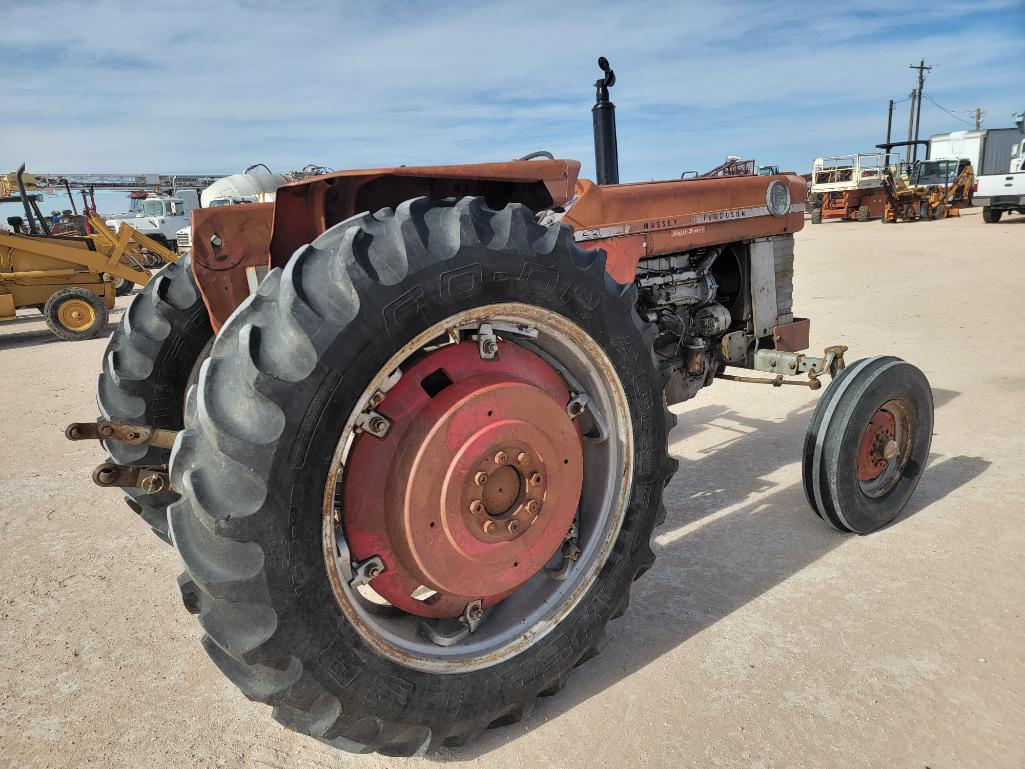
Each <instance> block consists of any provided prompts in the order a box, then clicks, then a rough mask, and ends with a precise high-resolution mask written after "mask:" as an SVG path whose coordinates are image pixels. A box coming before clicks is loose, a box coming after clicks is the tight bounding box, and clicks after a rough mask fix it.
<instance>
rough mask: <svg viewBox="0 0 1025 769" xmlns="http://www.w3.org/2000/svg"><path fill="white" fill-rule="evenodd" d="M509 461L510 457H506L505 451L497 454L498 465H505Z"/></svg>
mask: <svg viewBox="0 0 1025 769" xmlns="http://www.w3.org/2000/svg"><path fill="white" fill-rule="evenodd" d="M508 459H509V457H508V456H507V455H506V453H505V452H504V451H499V452H498V453H497V454H495V464H496V465H504V464H505V463H506V461H507V460H508Z"/></svg>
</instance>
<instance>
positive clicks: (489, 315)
mask: <svg viewBox="0 0 1025 769" xmlns="http://www.w3.org/2000/svg"><path fill="white" fill-rule="evenodd" d="M482 325H485V326H491V327H492V328H494V329H507V330H505V331H503V330H497V331H495V332H494V333H495V336H496V338H497V339H499V340H501V342H502V343H503V345H504V347H505V349H508V350H510V351H512V348H510V347H508V346H509V345H516V346H517V347H518V348H522V349H523V350H527V351H529V353H530V354H531V355H533V356H538V357H539V358H541V359H543V360H544V361H546V362H547V363H548V364H549V365H550V366H551V367H552V368H553V369H555V370H556V371H558V372H559V374H560V375H561V376H562V378H563V379H565V380H566V381H567V388H566V389H567V391H568V392H569V393H570V395H571V396H572V395H574V394H576V392H577V391H578V390H580V391H583V392H586V395H587V397H588V398H590V400H591V403H590V408H591V409H593V411H592V412H591V413H596V414H597V415H598V420H597V421H596V422H595V421H588V426H589V429H588V430H585V431H584V432H585V436H584V438H583V442H582V447H581V449H580V451H581V452H582V453H581V456H582V465H583V473H582V476H583V477H582V481H581V491H580V499H579V507H578V508H577V509H576V511H575V512H576V517H575V519H573V520H572V523H571V526H570V528H569V531H568V532H567V533H566V537H565V539H566V541H567V546H569V545H570V544H572V545H573V546H574V547H575V548H577V549H578V550H579V553H578V554H577V557H576V560H575V561H572V563H569V562H567V561H566V560H565V559H563V558H562V555H561V554H560V551H559V550H558V549H557V550H556V552H555V555H553V556H552V558H551V559H548V563H547V565H546V568H541V569H539V570H538V571H536V573H534V574H533V575H532V576H530V577H529V578H528V579H526V581H525V582H523V583H522V584H520V585H519V586H516V587H514V588H513V589H512V590H510V591H508V592H507V593H505V596H507V597H504V596H503V599H500V600H499V601H498V602H496V603H495V604H494V605H492V606H490V607H489V606H487V605H485V606H483V607H481V606H480V605H479V604H478V605H477V606H476V607H474V606H471V605H469V604H468V605H467V607H466V609H467V611H468V612H469V615H467V616H464V617H463V619H462V625H463V627H460V624H459V623H458V622H456V621H455V620H437V621H435V620H430V619H425V618H424V616H423V615H422V614H419V615H417V614H412V613H410V612H408V611H404V610H401V609H398V608H396V606H394V605H388V603H387V602H385V601H384V600H383V599H382V598H381V596H380V595H377V594H376V593H375V592H374V591H373V577H370V579H369V584H363V585H359V584H355V586H354V584H353V583H354V573H353V570H352V565H353V562H354V561H357V559H356V558H354V557H353V555H352V553H350V550H349V545H348V543H347V541H346V536H345V534H346V519H347V512H346V510H347V508H346V500H345V493H344V488H345V480H346V476H345V470H346V465H347V463H348V462H350V461H351V458H352V457H351V452H352V451H353V449H354V445H355V443H356V441H357V440H361V441H371V440H375V438H373V437H372V436H370V435H366V434H362V435H357V427H358V425H360V424H362V425H363V426H364V428H366V427H367V426H368V423H367V422H366V419H367V413H368V412H371V413H374V414H376V413H377V412H376V411H373V409H374V407H375V406H381V408H384V406H383V404H382V401H381V400H380V393H381V392H382V388H383V392H384V393H385V398H386V397H387V390H388V389H390V387H391V386H392V385H394V376H393V375H394V372H396V371H400V370H402V371H406V370H410V368H411V366H413V365H415V363H416V361H417V359H423V356H424V355H425V354H431V351H432V350H438V349H440V348H443V347H448V346H449V345H451V344H452V343H454V342H459V341H462V342H463V343H464V344H465V340H466V337H469V336H471V335H472V334H473V329H478V330H480V329H481V326H482ZM516 329H521V330H522V329H531V330H536V332H537V333H536V336H530V335H524V334H522V333H517V332H516V331H515V330H516ZM481 344H483V343H482V342H481ZM425 348H427V349H426V351H425ZM482 355H483V353H482ZM375 401H376V402H375ZM371 403H374V406H371V405H370V404H371ZM567 405H569V404H567ZM569 408H571V409H573V408H574V406H572V405H569ZM579 412H580V410H579V409H577V413H575V414H574V416H577V414H579ZM571 413H572V412H571ZM581 421H584V419H581ZM601 423H604V424H601ZM599 424H601V429H596V427H595V426H596V425H599ZM632 448H633V437H632V430H631V421H630V416H629V409H628V406H627V399H626V394H625V391H624V389H623V386H622V383H621V382H620V379H619V376H618V375H617V374H616V372H615V370H614V368H613V366H612V364H611V361H610V360H609V358H608V356H607V355H606V354H605V352H604V351H603V350H602V349H601V347H600V346H599V345H598V344H597V343H595V342H594V340H593V339H592V338H591V337H590V336H589V335H588V334H587V333H586V332H584V331H583V329H581V328H580V327H579V326H577V325H576V324H575V323H573V322H572V321H570V320H568V319H567V318H565V317H564V316H562V315H559V314H558V313H555V312H552V311H549V310H545V309H542V308H538V307H534V306H529V305H523V304H499V305H489V306H486V307H480V308H475V309H472V310H467V311H464V312H462V313H458V314H456V315H453V316H451V317H449V318H447V319H445V320H444V321H441V322H439V323H436V324H434V325H432V326H431V327H430V328H428V329H426V330H425V331H424V332H422V333H421V334H419V335H418V336H417V337H416V338H415V339H413V340H411V341H410V342H409V343H408V344H407V345H405V346H404V347H403V348H402V349H401V350H400V351H399V352H398V353H396V354H395V355H393V356H392V357H391V359H390V360H389V361H388V362H387V363H386V364H385V365H384V366H383V367H382V368H381V369H380V370H379V372H378V374H377V375H375V376H374V377H373V379H372V380H371V382H370V383H369V385H368V386H367V388H366V389H365V390H364V392H363V394H362V396H361V398H360V400H359V401H358V404H357V407H356V409H354V410H353V412H352V414H350V416H349V418H348V420H347V422H346V424H345V427H344V429H343V430H342V433H341V435H340V437H339V440H338V443H337V445H336V450H335V454H334V457H333V460H332V464H331V470H330V472H329V475H328V478H327V483H326V486H325V494H324V505H323V526H322V541H323V552H324V555H325V561H326V565H327V573H328V578H329V581H330V583H331V587H332V591H333V593H334V597H335V600H336V602H337V604H338V605H339V607H340V608H341V610H342V612H343V614H344V615H345V617H346V618H347V619H348V620H349V622H350V623H351V624H352V626H353V627H354V628H355V629H356V630H357V631H358V632H359V634H360V635H361V636H362V638H363V639H364V640H365V641H366V642H367V643H368V644H369V645H370V646H371V647H372V648H374V649H375V650H376V651H378V652H379V653H381V654H382V655H384V656H386V657H388V658H390V659H392V660H394V661H396V662H399V663H400V664H403V665H405V666H407V667H412V668H417V669H421V670H426V671H432V672H466V671H469V670H476V669H480V668H484V667H489V666H491V665H494V664H498V663H499V662H501V661H503V660H505V659H508V658H510V657H512V656H515V655H516V654H519V653H521V652H522V651H524V650H525V649H526V648H528V647H529V646H531V645H532V644H534V643H536V642H537V641H538V640H540V639H541V638H543V637H544V636H545V635H546V634H547V633H548V632H550V631H551V630H552V629H553V628H555V627H556V626H557V625H558V624H559V622H561V621H562V620H563V619H565V617H566V616H567V615H568V614H569V613H570V612H571V611H572V610H573V608H574V607H576V606H577V605H578V604H579V602H580V600H582V599H583V597H584V596H585V595H586V594H587V592H588V590H589V588H590V587H591V586H592V585H593V583H594V581H595V579H596V578H597V576H598V574H599V573H600V571H601V569H602V567H603V566H604V565H605V563H606V561H607V560H608V556H609V554H610V552H611V550H612V547H613V545H614V543H615V541H616V538H617V537H618V535H619V531H620V528H621V526H622V522H623V518H624V516H625V513H626V507H627V501H628V495H629V489H630V485H631V482H632V473H633V466H632ZM512 450H517V451H518V449H516V447H515V446H510V451H512ZM513 459H514V458H512V457H510V458H509V460H508V462H501V463H498V465H496V466H504V465H505V464H514V462H513ZM531 461H533V460H531ZM523 462H524V463H525V464H524V468H525V469H524V472H523V473H522V474H521V475H522V479H523V480H524V482H525V483H528V484H529V483H530V478H531V477H533V474H534V473H535V472H537V473H538V474H539V475H541V479H539V480H538V481H537V483H538V486H537V487H536V488H540V487H541V486H542V485H543V484H544V483H546V480H545V476H546V475H547V471H545V472H541V470H542V468H540V467H537V468H535V467H534V466H533V465H530V466H529V467H528V466H527V465H526V462H527V460H523ZM528 470H529V472H527V471H528ZM531 488H535V487H531ZM503 504H504V503H503ZM479 512H480V511H478V513H479ZM497 512H498V513H499V514H500V515H499V516H498V517H497V518H496V519H495V520H498V521H501V522H502V523H503V525H507V524H506V522H505V519H504V518H502V517H501V516H502V515H506V517H508V515H507V514H506V513H505V512H504V511H497ZM542 514H543V513H542ZM482 517H483V518H484V519H485V520H490V519H489V518H488V516H487V514H486V513H485V514H484V515H483V516H482ZM467 519H468V520H469V521H471V522H472V521H473V520H474V518H473V516H472V515H471V516H467ZM568 520H570V519H568V518H565V519H563V521H564V522H565V521H568ZM573 533H575V534H576V538H575V540H573V541H572V542H570V535H571V534H573ZM518 534H519V533H518V532H514V533H513V534H512V535H510V536H509V538H511V539H515V537H516V536H517V535H518ZM524 536H525V535H524ZM478 538H481V537H478ZM483 538H484V539H487V535H485V536H484V537H483ZM565 552H567V550H566V549H565V548H564V549H563V550H562V553H565ZM366 555H367V553H362V554H361V556H363V557H364V558H365V557H366ZM567 563H568V566H567ZM560 564H561V565H562V567H563V569H562V570H561V571H563V572H564V573H563V575H562V577H563V578H562V579H557V578H554V577H553V574H554V573H557V571H558V570H557V569H556V568H555V567H557V566H559V565H560ZM356 565H357V566H360V565H361V564H360V563H359V562H357V563H356ZM363 565H366V561H364V562H363ZM371 573H372V572H371ZM355 576H357V577H358V576H359V575H355ZM367 576H368V575H366V574H364V578H366V577H367ZM359 581H360V580H358V579H356V580H355V582H356V583H358V582H359ZM410 597H412V596H410ZM481 609H483V617H481V616H480V615H481V611H480V610H481ZM474 612H476V614H474ZM467 620H469V622H467ZM477 621H479V625H477V624H476V623H477ZM466 626H475V629H474V632H472V633H469V632H468V631H467V630H466ZM453 628H454V630H453ZM447 631H452V634H451V635H449V636H445V632H447ZM438 634H441V636H445V637H444V638H442V640H440V641H439V635H438ZM452 638H455V639H456V640H451V639H452Z"/></svg>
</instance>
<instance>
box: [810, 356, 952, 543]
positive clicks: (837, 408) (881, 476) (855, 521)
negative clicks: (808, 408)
mask: <svg viewBox="0 0 1025 769" xmlns="http://www.w3.org/2000/svg"><path fill="white" fill-rule="evenodd" d="M932 426H933V397H932V390H931V389H930V388H929V382H928V380H927V379H926V378H925V375H924V374H923V373H922V372H921V371H920V370H919V369H917V368H916V367H914V366H912V365H911V364H910V363H905V362H904V361H902V360H901V359H900V358H894V357H889V356H878V357H875V358H865V359H863V360H859V361H855V362H854V363H852V364H850V365H849V366H847V367H846V368H844V369H843V370H842V371H841V372H840V373H839V375H838V376H837V377H836V378H835V379H834V380H833V381H832V382H831V383H830V385H829V387H828V388H827V389H826V391H825V393H823V394H822V397H821V398H820V399H819V402H818V403H817V404H816V407H815V411H814V413H813V414H812V419H811V423H810V424H809V426H808V432H807V433H806V435H805V441H804V452H803V468H802V471H803V472H802V475H803V479H804V491H805V496H806V497H807V499H808V503H809V504H810V505H811V507H812V509H813V510H814V511H815V513H816V514H817V515H818V516H819V517H820V518H822V519H823V520H825V521H826V522H827V523H828V524H830V525H831V526H832V527H833V528H835V529H837V530H839V531H843V532H850V533H854V534H868V533H870V532H873V531H875V530H876V529H879V528H882V527H883V526H886V525H887V524H889V523H891V522H892V521H893V520H894V519H896V518H897V516H898V515H900V513H901V511H902V510H903V509H904V506H905V505H906V504H907V502H908V500H909V499H910V498H911V495H912V494H913V493H914V491H915V488H916V487H917V486H918V482H919V480H920V479H921V476H922V472H923V471H924V470H925V466H926V463H927V462H928V459H929V447H930V445H931V443H932Z"/></svg>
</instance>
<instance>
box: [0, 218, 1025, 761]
mask: <svg viewBox="0 0 1025 769" xmlns="http://www.w3.org/2000/svg"><path fill="white" fill-rule="evenodd" d="M979 214H980V212H979V211H978V210H977V209H972V210H969V211H966V212H965V215H964V216H962V218H960V219H954V220H947V221H939V222H924V223H918V224H899V225H883V224H881V223H879V222H871V223H867V224H857V223H850V224H846V223H826V224H822V225H819V226H811V225H808V226H806V227H805V229H804V231H803V232H801V233H800V234H799V235H798V236H797V268H796V269H797V276H796V301H795V307H796V309H797V310H798V312H799V314H803V315H807V316H809V317H811V318H812V319H813V325H812V339H813V344H814V347H815V348H819V349H821V347H823V346H825V345H826V344H831V343H842V344H846V345H849V346H850V348H851V351H850V353H849V360H854V359H856V358H859V357H864V356H866V355H872V354H876V353H893V354H897V355H900V356H901V357H904V358H905V359H907V360H909V361H911V362H913V363H915V364H917V365H919V366H920V367H921V368H922V369H923V370H924V371H925V372H926V374H927V375H928V376H929V378H930V380H931V382H932V385H933V388H934V390H935V396H936V405H937V411H936V433H935V437H934V440H933V455H932V457H931V463H930V468H929V470H928V471H927V473H926V475H925V477H924V479H923V481H922V483H921V485H920V486H919V489H918V492H917V493H916V495H915V496H914V497H913V499H912V501H911V504H910V506H909V508H908V509H907V510H906V512H905V513H904V515H903V516H902V517H901V518H900V519H899V520H898V521H897V522H896V523H895V524H894V525H892V526H890V527H889V528H887V529H885V530H883V531H880V532H877V533H875V534H873V535H871V536H868V537H861V538H858V537H852V536H844V535H841V534H839V533H837V532H834V531H832V530H831V529H828V528H826V527H825V526H824V525H823V524H822V523H821V522H820V521H819V520H818V519H817V518H815V516H814V515H813V514H812V513H811V511H810V510H809V508H808V506H807V503H806V502H805V499H804V495H803V492H802V490H801V484H800V464H799V462H800V452H801V442H802V440H803V436H804V430H805V427H806V425H807V422H808V419H809V417H810V414H811V410H812V408H813V405H814V401H815V397H816V396H815V394H814V393H811V392H809V391H806V390H804V389H803V388H797V387H791V388H781V389H774V388H769V387H762V386H757V385H745V384H738V383H733V382H718V383H716V385H715V386H714V387H712V388H710V389H707V390H705V391H704V392H702V393H700V394H699V395H698V397H697V398H695V399H694V400H692V401H690V402H689V403H688V404H686V406H685V407H684V408H682V409H680V415H681V419H680V425H679V427H678V428H677V429H676V430H675V431H674V433H673V435H672V449H673V453H674V454H675V456H676V457H678V458H679V459H680V460H681V466H680V472H679V473H678V475H677V476H676V478H675V480H674V481H673V483H672V485H671V486H670V487H669V490H668V494H667V499H666V501H667V507H668V509H669V519H668V521H667V522H666V524H665V525H664V526H663V527H662V529H660V533H659V535H658V538H657V545H658V547H657V548H656V552H657V553H658V557H659V558H658V561H657V563H656V564H655V567H654V568H653V569H652V570H651V571H649V572H648V574H647V575H646V576H645V577H644V578H643V579H642V580H641V581H640V582H639V583H638V584H637V586H636V588H635V591H634V600H633V603H632V605H631V607H630V610H629V612H628V613H627V614H626V616H625V617H623V618H622V619H620V620H618V621H616V622H614V623H613V624H612V625H611V627H610V633H609V636H610V637H609V644H608V647H607V648H606V649H605V651H604V652H603V654H602V655H601V656H600V657H598V658H597V659H596V660H594V661H592V662H590V663H588V664H586V665H585V666H583V667H581V668H579V669H578V670H577V671H576V673H575V675H574V676H573V677H572V679H571V681H570V683H569V685H568V686H567V688H566V689H565V690H564V691H563V692H562V693H561V694H560V695H559V696H557V697H554V698H549V699H545V700H542V701H541V702H540V703H539V706H538V708H537V710H536V711H535V712H534V715H533V716H532V717H531V718H529V719H528V720H527V721H525V722H523V723H521V724H518V725H515V726H512V727H507V728H504V729H497V730H493V731H491V732H489V733H488V734H487V735H486V736H485V738H484V739H483V740H482V741H479V742H478V743H476V744H474V745H472V746H471V747H468V748H466V749H462V750H450V751H446V752H444V753H441V754H438V755H436V756H433V757H431V758H429V759H414V760H396V759H388V758H384V757H380V756H376V755H375V756H366V757H359V756H351V755H348V754H343V753H339V752H336V751H334V750H332V749H329V748H326V747H324V746H322V745H320V744H319V743H317V742H315V741H313V740H311V739H308V738H305V737H301V736H299V735H296V734H293V733H291V732H288V731H286V730H285V729H284V728H282V727H280V726H278V725H277V723H276V722H274V721H273V720H271V718H270V713H269V709H268V708H266V707H265V706H263V705H260V704H257V703H252V702H249V701H248V700H246V699H245V698H244V697H243V696H242V695H241V694H240V693H239V692H238V691H237V690H236V689H235V687H234V686H232V685H231V684H229V683H228V682H227V680H226V679H224V678H223V676H222V675H221V674H220V673H219V672H218V671H217V669H216V668H215V667H214V665H213V663H212V662H210V661H209V659H208V658H207V656H206V654H205V653H204V652H203V651H202V649H201V648H200V645H199V638H200V636H201V632H200V628H199V625H198V624H197V623H196V622H195V621H194V619H193V618H192V617H191V616H190V615H188V614H187V613H186V612H185V610H184V609H183V608H182V605H181V601H180V598H179V595H178V589H177V586H176V584H175V577H176V576H177V574H178V573H179V571H180V567H179V564H178V559H177V557H176V555H175V553H174V551H173V550H172V549H171V548H169V547H167V546H166V545H164V544H162V543H160V542H159V541H158V540H157V539H156V538H155V537H154V536H153V535H152V534H151V533H150V531H149V529H148V527H147V526H145V525H143V524H142V523H141V522H140V521H139V520H137V519H136V517H135V515H134V514H132V513H131V512H130V511H129V510H128V508H127V507H126V506H125V505H124V504H123V503H122V502H121V500H120V498H119V495H117V494H116V493H115V492H113V491H107V490H102V489H99V488H98V487H96V486H94V485H93V484H92V483H91V482H90V480H89V474H90V472H91V469H92V468H93V467H94V466H95V465H96V464H98V463H99V462H100V461H102V459H103V458H104V457H103V455H102V454H101V452H100V449H99V447H98V446H97V445H95V444H92V445H90V444H88V443H74V444H73V443H69V442H67V441H65V440H64V437H63V427H64V425H65V424H66V423H67V422H69V421H74V420H82V419H91V418H92V417H94V416H95V414H96V407H95V404H94V400H93V389H94V387H95V382H96V375H97V372H98V370H99V366H100V361H101V357H102V353H103V348H104V345H105V344H106V341H105V340H104V339H98V340H94V341H90V342H77V343H70V342H62V341H59V340H57V339H56V338H54V337H52V336H51V335H50V334H49V333H48V331H47V330H46V326H45V324H44V323H43V321H42V320H41V317H40V316H39V314H38V313H35V312H29V311H26V312H23V313H20V314H19V318H18V320H17V321H14V322H11V323H6V324H0V372H2V379H0V401H2V403H3V421H2V440H0V537H2V543H3V547H2V558H0V586H2V587H0V645H2V654H0V766H5V767H11V768H12V769H13V768H14V767H29V766H31V767H44V766H46V767H50V766H53V767H78V766H83V767H85V766H96V767H104V769H114V767H140V768H143V767H144V768H145V769H158V768H159V767H207V766H211V767H212V766H224V767H300V766H301V767H321V766H323V767H328V766H330V767H341V766H365V767H376V766H386V765H387V766H391V765H399V764H402V765H404V766H419V765H423V764H430V763H451V764H461V763H467V764H469V763H472V764H474V765H475V766H479V767H510V766H522V767H533V766H541V765H546V766H554V767H563V766H580V767H606V766H607V767H616V768H617V769H618V768H619V767H636V766H642V765H644V766H672V767H683V766H688V767H689V766H693V767H701V768H702V769H707V768H708V767H727V766H728V767H733V766H739V767H814V768H815V769H822V768H823V767H881V768H882V767H886V768H887V769H893V768H896V767H931V768H932V769H954V768H955V767H957V768H958V769H960V768H963V767H980V769H981V768H983V767H984V768H985V769H998V768H1000V767H1008V769H1012V768H1013V769H1019V768H1020V767H1022V766H1023V765H1025V653H1023V652H1025V627H1023V620H1022V615H1023V610H1025V589H1023V588H1025V571H1023V568H1022V555H1021V554H1022V549H1023V545H1025V536H1023V535H1025V517H1023V516H1022V512H1021V494H1020V490H1021V484H1022V481H1023V478H1025V437H1023V436H1025V359H1023V357H1022V356H1021V355H1020V354H1019V352H1018V347H1019V346H1020V344H1019V342H1018V341H1017V340H1018V337H1019V335H1020V332H1021V327H1022V321H1023V320H1025V309H1023V306H1025V301H1023V297H1022V294H1023V290H1025V246H1023V243H1025V217H1021V216H1013V217H1010V218H1005V219H1004V220H1003V221H1002V222H1000V223H999V224H995V225H985V224H983V223H982V218H981V216H980V215H979ZM126 303H127V301H126V300H121V301H120V302H119V305H121V306H120V307H119V310H117V311H115V313H114V314H113V320H115V321H116V320H117V319H119V318H120V313H121V312H123V306H124V305H126Z"/></svg>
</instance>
